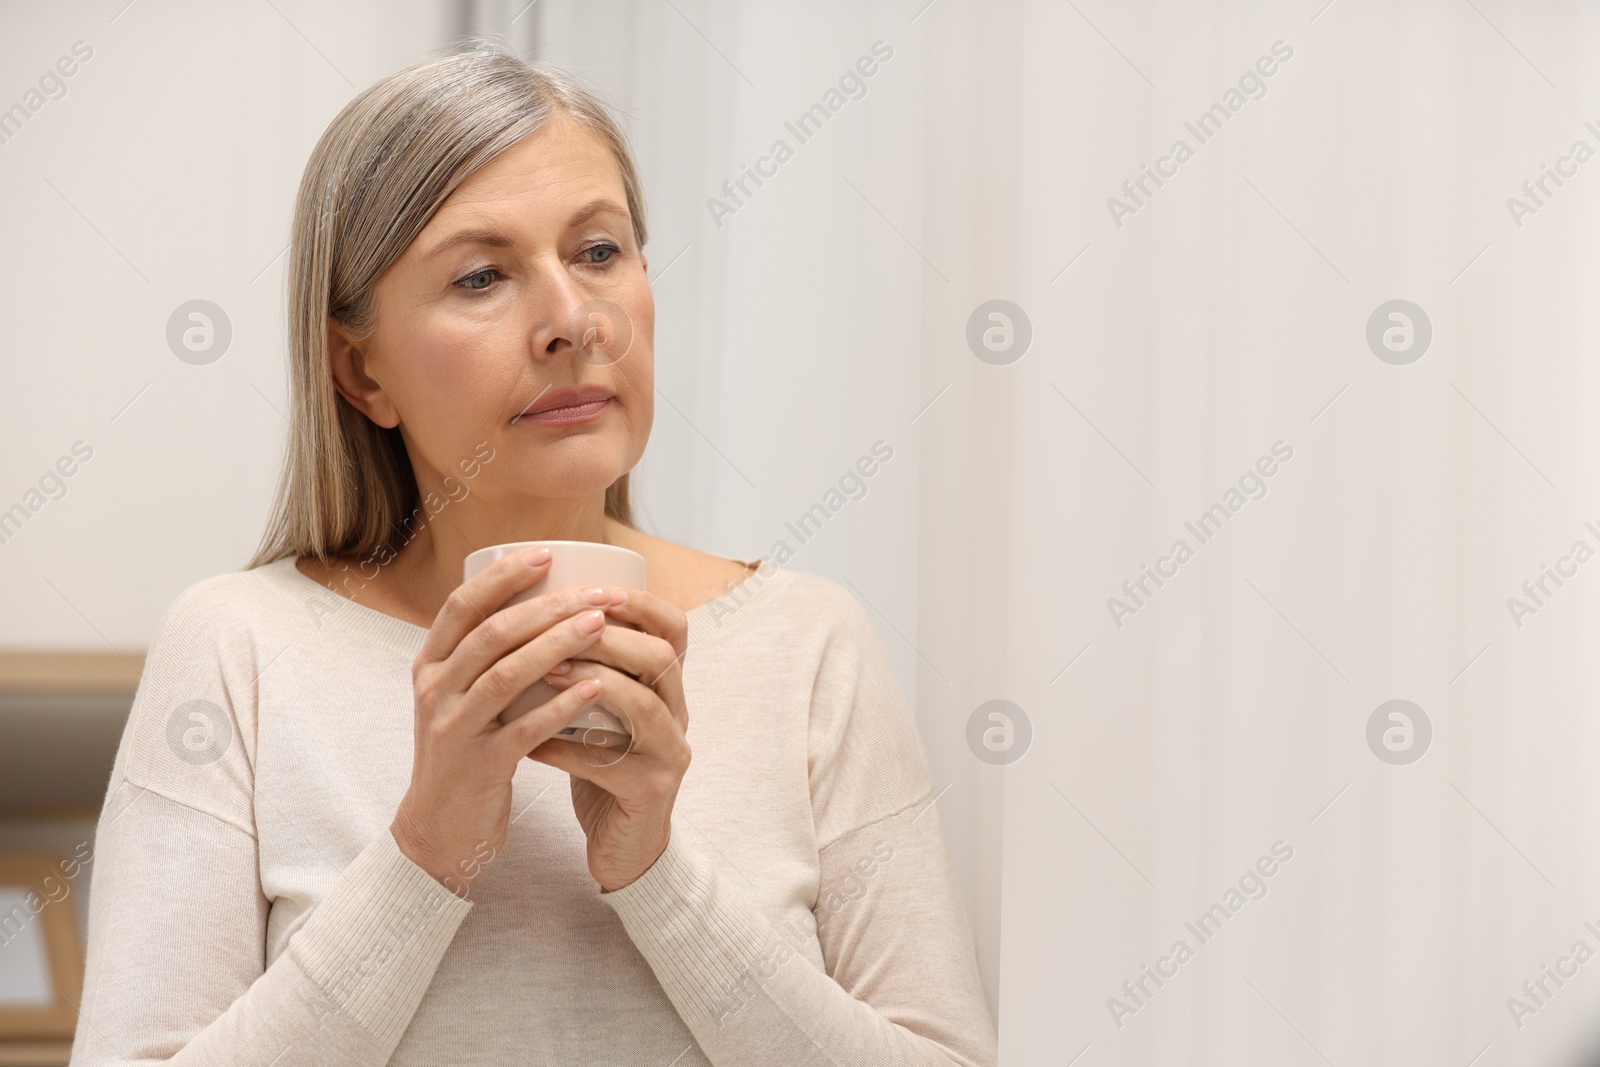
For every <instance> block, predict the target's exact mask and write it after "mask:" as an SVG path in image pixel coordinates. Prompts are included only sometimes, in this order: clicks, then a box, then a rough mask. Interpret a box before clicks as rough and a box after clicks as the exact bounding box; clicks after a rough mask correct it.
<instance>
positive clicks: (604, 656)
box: [578, 618, 679, 686]
mask: <svg viewBox="0 0 1600 1067" xmlns="http://www.w3.org/2000/svg"><path fill="white" fill-rule="evenodd" d="M607 623H608V625H607V626H606V628H605V629H604V630H603V631H601V633H600V639H599V640H598V641H596V642H595V643H594V644H593V645H590V646H589V647H588V648H587V649H585V650H584V651H583V654H582V655H581V656H580V657H578V659H579V661H581V662H590V663H603V664H605V665H606V666H608V667H613V668H615V669H617V670H619V671H622V672H624V673H626V674H631V675H633V676H634V677H635V678H637V679H639V680H640V681H641V682H643V683H644V684H646V685H650V686H653V685H656V684H657V683H659V682H660V680H661V679H662V678H664V677H666V676H667V675H668V674H669V673H670V672H671V671H672V670H674V668H676V667H677V666H678V662H679V661H678V657H677V656H676V655H675V654H674V652H673V649H672V646H671V645H670V644H668V643H667V642H665V641H663V640H662V639H661V638H659V637H652V636H651V635H649V634H647V633H643V632H641V631H639V630H630V629H627V628H626V627H624V626H621V625H617V624H614V623H611V621H610V619H609V618H608V619H607Z"/></svg>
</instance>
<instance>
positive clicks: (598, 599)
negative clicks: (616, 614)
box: [583, 585, 611, 604]
mask: <svg viewBox="0 0 1600 1067" xmlns="http://www.w3.org/2000/svg"><path fill="white" fill-rule="evenodd" d="M583 599H585V600H587V601H588V602H589V603H591V604H609V603H611V594H610V593H608V592H606V591H605V590H604V589H602V588H600V587H599V586H598V585H596V586H591V587H590V588H588V589H585V590H584V591H583Z"/></svg>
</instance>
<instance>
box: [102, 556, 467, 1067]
mask: <svg viewBox="0 0 1600 1067" xmlns="http://www.w3.org/2000/svg"><path fill="white" fill-rule="evenodd" d="M225 588H226V587H219V585H218V584H217V582H216V580H212V581H210V582H202V583H200V584H199V585H198V586H194V587H191V588H190V589H189V590H187V591H186V592H185V593H184V594H183V595H182V596H181V597H180V598H179V600H178V601H177V602H175V603H174V605H173V606H172V607H171V608H169V609H168V612H167V614H166V615H164V616H163V618H162V621H161V623H160V624H159V625H158V627H157V632H156V637H155V639H154V640H153V641H152V643H151V646H150V651H149V654H148V656H147V658H146V664H145V670H144V674H143V676H142V678H141V680H140V683H139V688H138V691H137V692H136V694H135V696H134V702H133V708H132V711H131V713H130V715H129V719H128V723H127V726H126V727H125V729H124V731H123V735H122V740H121V743H120V745H119V748H118V752H117V757H116V762H115V764H114V766H113V770H112V776H111V782H110V789H109V790H108V792H107V797H106V802H105V805H104V807H103V808H102V810H101V813H100V819H99V824H98V826H97V829H96V833H95V843H94V852H93V854H92V865H91V872H92V874H91V878H92V881H91V885H90V893H89V924H88V937H87V946H86V954H85V974H84V994H83V1001H82V1003H81V1005H80V1006H79V1013H78V1025H77V1031H76V1035H75V1037H74V1041H73V1048H72V1057H71V1060H70V1062H71V1064H72V1065H73V1067H102V1065H107V1067H109V1065H133V1064H138V1065H140V1067H145V1065H149V1064H157V1063H163V1064H165V1063H170V1064H173V1065H195V1067H199V1065H215V1067H222V1065H223V1064H232V1065H233V1067H249V1065H260V1067H265V1065H267V1064H273V1063H276V1064H279V1065H280V1067H285V1065H288V1064H296V1065H300V1064H306V1065H310V1064H318V1065H323V1064H326V1065H329V1067H332V1065H335V1064H340V1065H357V1064H361V1065H367V1064H370V1065H373V1067H377V1065H379V1064H383V1063H386V1062H387V1061H388V1060H389V1058H390V1056H391V1054H392V1053H393V1051H394V1049H395V1046H396V1045H397V1044H398V1043H399V1041H400V1037H401V1035H402V1034H403V1033H404V1032H405V1028H406V1026H407V1025H408V1024H409V1023H410V1020H411V1016H412V1015H413V1014H414V1013H415V1011H416V1009H417V1006H418V1004H419V1003H420V1001H421V999H422V995H423V993H424V992H425V991H426V989H427V987H428V984H429V982H430V981H431V979H432V976H433V972H434V970H435V968H436V967H437V966H438V963H439V960H440V959H441V958H442V956H443V954H444V952H445V950H446V949H447V948H448V947H449V943H450V941H451V939H452V938H453V936H454V934H455V930H456V928H457V926H459V924H460V923H461V920H462V919H463V918H464V917H465V916H466V914H467V912H468V911H470V910H471V908H472V907H473V905H472V904H471V903H470V902H469V901H466V900H463V899H461V898H460V897H457V896H456V895H455V894H454V893H452V892H451V891H450V890H449V889H447V888H445V887H444V886H443V885H440V884H439V883H438V882H436V881H435V880H434V879H433V878H432V877H431V876H429V875H428V874H427V872H425V871H423V870H422V869H421V868H420V867H418V866H417V865H416V864H414V863H413V862H411V860H409V859H408V858H407V857H406V856H405V855H404V854H403V853H401V852H400V850H399V847H398V846H397V845H396V843H395V841H394V838H393V836H392V835H391V834H390V833H389V831H388V830H387V829H385V830H383V832H381V833H380V834H378V835H376V836H375V837H374V838H373V839H372V841H371V842H370V843H368V844H367V846H366V847H365V848H364V849H363V850H362V851H361V852H360V853H359V854H357V855H356V857H355V858H354V859H353V860H352V861H351V862H350V863H349V864H348V865H347V866H346V867H345V868H344V869H343V871H342V872H341V873H340V874H339V876H338V877H337V879H336V880H335V881H334V882H333V883H332V886H331V888H330V889H329V891H328V893H327V894H326V896H324V897H323V898H322V899H321V901H320V902H318V903H317V904H316V906H315V907H313V908H312V909H311V911H310V912H309V913H308V914H307V916H306V917H305V920H304V922H303V923H302V925H301V926H300V928H299V929H298V930H296V931H295V933H294V934H293V935H292V936H291V937H290V939H289V941H288V944H287V946H286V948H285V950H284V951H283V952H282V953H281V954H280V955H279V956H278V957H277V959H275V960H273V961H272V963H271V965H270V966H268V965H267V964H266V959H265V956H266V923H267V917H268V914H269V912H270V909H271V906H272V902H271V901H270V900H268V899H267V898H266V897H265V895H264V894H263V892H262V886H261V879H260V872H259V867H258V853H257V839H256V832H255V824H254V818H253V815H252V812H253V806H254V772H253V766H254V736H255V733H254V723H255V715H256V711H257V708H256V705H255V694H256V685H255V683H256V680H257V678H258V677H259V674H260V671H261V667H262V665H263V664H264V663H266V662H267V660H268V658H270V655H271V651H273V650H267V657H266V658H263V657H260V656H258V655H257V652H258V650H257V649H256V648H255V641H254V637H253V634H252V632H251V629H250V627H249V626H248V625H247V624H245V623H244V622H243V621H242V620H241V619H240V618H239V615H240V612H239V611H238V610H237V609H235V608H234V607H232V606H230V604H229V603H228V599H227V597H225V596H223V595H222V593H223V592H224V590H225Z"/></svg>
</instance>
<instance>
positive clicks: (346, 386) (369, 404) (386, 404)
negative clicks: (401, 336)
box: [328, 315, 400, 429]
mask: <svg viewBox="0 0 1600 1067" xmlns="http://www.w3.org/2000/svg"><path fill="white" fill-rule="evenodd" d="M328 364H329V370H330V371H331V372H332V373H333V387H334V388H335V389H337V390H339V395H340V396H342V397H344V398H345V399H346V400H347V401H349V402H350V406H351V407H353V408H355V409H356V410H357V411H359V412H361V413H362V414H363V415H365V416H366V417H367V418H369V419H371V420H372V421H373V422H374V423H376V424H377V425H379V426H382V427H384V428H386V429H393V428H394V427H396V426H398V425H400V413H399V412H398V411H396V410H395V406H394V402H393V401H392V400H390V398H389V394H388V393H386V392H384V389H383V386H382V385H380V384H378V382H377V381H376V380H374V379H373V378H371V377H370V376H369V375H368V374H367V371H366V367H365V361H364V360H363V358H362V354H361V350H360V349H359V348H357V347H356V342H355V338H353V337H351V336H350V331H349V330H347V329H346V328H345V325H344V323H342V322H340V321H339V320H338V319H336V318H335V317H333V316H332V315H329V316H328Z"/></svg>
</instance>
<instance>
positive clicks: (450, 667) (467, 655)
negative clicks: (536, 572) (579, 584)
mask: <svg viewBox="0 0 1600 1067" xmlns="http://www.w3.org/2000/svg"><path fill="white" fill-rule="evenodd" d="M593 610H595V605H594V604H593V603H591V602H589V600H588V599H587V597H586V594H585V591H584V590H582V589H563V590H560V591H558V592H553V593H542V594H540V595H539V596H536V597H534V598H533V599H532V600H525V601H523V602H522V603H520V604H511V605H508V606H506V607H503V608H500V609H499V610H497V611H495V612H493V613H492V614H490V615H489V617H488V618H486V619H482V620H480V621H479V623H478V625H476V626H474V627H473V628H472V631H471V632H470V633H468V634H467V635H466V636H465V637H463V638H462V639H461V642H460V643H459V644H458V645H457V646H456V649H455V651H454V652H452V653H451V654H450V657H449V658H448V659H447V660H446V661H445V663H444V666H443V668H442V669H441V678H440V682H441V684H443V685H444V686H445V687H446V688H447V689H453V690H455V691H457V692H459V691H461V690H464V689H467V688H468V687H470V686H472V685H474V684H475V681H476V679H478V678H480V677H482V675H483V674H484V673H485V672H486V671H488V670H490V669H491V668H492V667H493V666H494V665H495V664H497V663H499V662H501V661H503V660H504V659H505V657H506V655H507V654H508V653H513V652H515V651H516V650H517V649H520V648H523V647H526V646H528V645H529V643H530V642H532V641H533V640H534V639H535V638H537V637H538V636H540V635H541V634H543V633H545V632H548V631H549V630H550V628H551V627H553V626H555V624H556V623H558V622H561V621H562V620H563V619H570V618H573V617H574V616H576V615H578V614H580V613H582V612H586V611H593ZM560 658H561V657H560V656H557V657H556V659H557V660H559V659H560ZM528 662H529V663H530V665H531V664H532V663H533V661H532V660H529V661H528ZM553 665H554V661H550V662H545V663H542V664H540V665H539V666H538V669H537V671H536V672H535V676H537V674H541V673H543V672H544V671H547V670H549V669H550V667H551V666H553Z"/></svg>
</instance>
